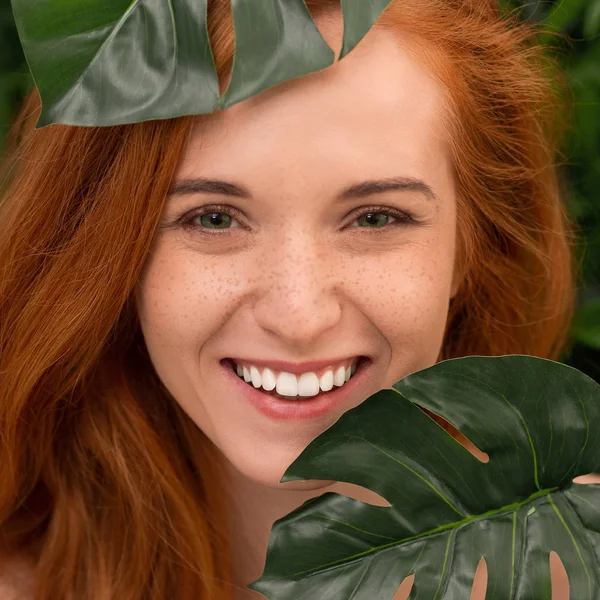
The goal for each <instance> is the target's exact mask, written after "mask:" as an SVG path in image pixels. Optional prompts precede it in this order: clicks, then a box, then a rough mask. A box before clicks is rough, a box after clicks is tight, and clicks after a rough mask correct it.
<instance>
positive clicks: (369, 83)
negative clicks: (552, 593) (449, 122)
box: [136, 16, 568, 600]
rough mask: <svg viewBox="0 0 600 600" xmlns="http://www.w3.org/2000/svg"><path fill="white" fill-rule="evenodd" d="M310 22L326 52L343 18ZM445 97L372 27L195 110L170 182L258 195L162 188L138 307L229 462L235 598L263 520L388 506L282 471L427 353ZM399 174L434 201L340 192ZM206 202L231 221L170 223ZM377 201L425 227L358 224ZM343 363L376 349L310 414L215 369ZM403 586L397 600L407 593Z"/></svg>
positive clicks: (186, 401)
mask: <svg viewBox="0 0 600 600" xmlns="http://www.w3.org/2000/svg"><path fill="white" fill-rule="evenodd" d="M317 25H318V26H319V29H320V30H321V32H322V34H323V36H324V37H325V39H326V41H327V42H328V43H329V45H330V46H331V47H332V49H333V50H334V51H335V53H336V56H337V55H338V54H339V50H340V48H341V38H342V22H341V19H340V18H339V17H338V16H334V17H331V16H329V17H327V18H320V19H318V21H317ZM444 94H445V91H444V90H443V89H442V88H441V87H440V85H439V84H438V83H437V82H436V81H435V80H434V79H433V78H432V77H431V75H430V74H429V73H428V72H426V71H425V70H424V69H423V68H422V67H421V66H419V65H418V64H417V63H416V62H414V61H413V60H412V59H411V58H410V56H409V54H408V53H407V52H406V50H404V49H403V48H400V47H399V46H398V45H397V43H396V42H395V40H394V39H392V38H391V37H389V34H387V33H385V32H381V31H377V30H375V29H372V30H370V31H369V33H368V34H367V36H366V37H365V38H364V39H363V40H362V41H361V43H360V44H359V46H358V47H357V48H356V49H355V50H354V51H353V52H351V53H350V54H349V55H348V56H347V57H345V58H344V60H342V61H340V62H336V63H335V64H334V65H333V66H332V67H330V68H328V69H326V70H324V71H321V72H319V73H314V74H311V75H308V76H305V77H302V78H299V79H297V80H292V81H289V82H286V83H284V84H281V85H279V86H276V87H275V88H272V89H270V90H267V91H265V92H263V93H261V94H259V95H258V96H255V97H253V98H250V99H248V100H246V101H244V102H242V103H239V104H237V105H235V106H233V107H230V108H228V109H226V110H225V111H223V112H220V113H217V114H214V115H201V116H199V117H198V118H197V124H196V127H195V130H194V132H193V135H192V137H191V139H190V143H189V145H188V147H187V149H186V152H185V154H184V156H182V159H181V163H180V165H179V168H178V171H177V173H176V176H175V181H181V180H184V179H189V178H196V177H207V178H211V179H221V180H225V181H229V182H233V183H237V184H241V185H243V186H245V187H247V188H248V189H249V190H250V192H251V193H252V196H253V198H252V199H244V198H231V197H225V196H223V195H209V194H206V193H204V194H200V193H196V194H194V195H185V196H180V195H174V196H171V197H170V198H169V199H168V202H167V206H166V208H165V211H164V215H163V220H162V224H161V229H160V231H159V233H158V234H157V237H156V240H155V243H154V246H153V248H152V252H151V255H150V257H149V259H148V263H147V265H146V268H145V270H144V273H143V277H142V278H141V280H140V284H139V287H138V290H137V291H136V301H137V307H138V313H139V318H140V323H141V327H142V331H143V334H144V337H145V341H146V344H147V347H148V350H149V353H150V356H151V359H152V362H153V364H154V367H155V369H156V371H157V373H158V375H159V377H160V378H161V380H162V381H163V383H164V385H165V386H166V388H167V389H168V390H169V392H170V393H171V394H172V396H173V397H174V398H175V400H176V401H177V402H178V403H179V404H180V405H181V407H182V408H183V409H184V410H185V411H186V413H187V414H188V415H189V416H190V418H191V419H192V420H193V421H194V422H195V423H196V424H197V425H198V427H200V428H201V429H202V430H203V431H204V432H205V433H206V435H207V436H208V437H209V438H210V440H212V442H213V443H214V444H215V445H216V446H217V447H218V448H219V449H220V451H221V452H222V453H223V454H224V455H225V457H226V458H227V459H228V462H227V464H228V472H227V473H226V474H224V475H225V476H226V480H227V481H228V483H229V489H230V493H231V499H230V501H231V502H232V504H233V506H234V510H232V512H231V536H232V543H233V549H234V556H233V560H234V569H235V581H236V582H237V585H238V586H239V587H238V588H237V596H236V598H239V599H240V600H241V599H246V598H247V599H250V598H264V596H262V595H261V594H257V593H255V592H252V591H250V590H245V589H244V587H245V585H247V584H248V583H250V582H252V581H254V580H255V579H258V578H259V577H260V575H261V574H262V570H263V567H264V558H265V555H266V550H267V542H268V538H269V533H270V530H271V526H272V525H273V522H274V521H275V520H276V519H279V518H280V517H282V516H284V515H285V514H287V513H288V512H290V511H291V510H293V509H294V508H296V507H298V506H299V505H301V504H302V503H303V502H304V501H306V500H308V499H309V498H313V497H315V496H319V495H321V494H322V493H324V492H327V491H336V492H339V493H344V494H346V495H349V496H352V497H354V498H357V499H360V500H363V501H365V502H370V503H371V504H376V505H379V506H389V503H388V502H387V501H386V500H384V499H383V498H381V497H380V496H378V495H377V494H375V493H373V492H371V491H369V490H366V489H364V488H360V487H358V486H354V485H351V484H342V483H336V482H329V481H314V480H313V481H307V482H290V483H286V484H280V483H279V480H280V478H281V476H282V474H283V473H284V471H285V470H286V469H287V467H288V466H289V465H290V464H291V463H292V462H293V461H294V460H295V459H296V458H297V457H298V455H299V454H300V453H301V452H302V450H303V449H304V448H305V447H306V446H307V445H308V443H309V442H310V441H312V440H313V439H314V438H315V437H317V436H318V435H319V434H320V433H322V432H323V431H324V430H325V429H327V428H328V427H330V426H331V425H332V424H333V423H334V422H335V421H337V420H338V418H339V417H340V416H341V414H342V413H343V412H345V411H347V410H349V409H351V408H353V407H355V406H357V405H358V404H360V403H361V402H362V401H363V400H365V399H366V398H368V397H369V396H370V395H372V394H373V393H375V392H376V391H378V390H379V389H381V388H384V387H391V386H392V384H393V383H395V382H396V381H398V380H399V379H401V378H402V377H404V376H405V375H407V374H409V373H411V372H414V371H417V370H420V369H423V368H426V367H428V366H431V365H433V364H435V363H436V362H437V359H438V356H439V353H440V349H441V346H442V340H443V334H444V331H445V327H446V322H447V315H448V308H449V302H450V300H451V298H452V297H453V296H454V295H455V294H456V291H457V289H458V286H459V283H460V282H459V281H457V278H456V273H455V264H456V259H457V256H456V195H455V183H454V177H453V167H452V164H451V160H450V154H449V150H448V145H447V142H446V140H445V139H444V137H443V128H442V126H441V118H442V115H443V112H444V110H445V108H444V97H445V96H444ZM397 176H408V177H415V178H418V179H422V180H423V181H425V182H426V183H427V184H429V185H430V186H431V187H432V188H433V189H434V191H435V192H436V194H437V196H438V197H439V201H433V200H430V199H427V198H425V197H424V196H423V195H421V194H419V193H417V192H414V191H393V192H386V193H384V194H380V195H376V196H372V197H369V198H362V199H356V200H351V201H346V202H345V203H340V202H339V201H337V200H336V196H337V195H338V194H339V193H340V191H341V190H342V189H344V188H346V187H347V186H349V185H351V184H355V183H359V182H361V181H364V180H368V179H375V178H388V177H397ZM215 203H219V204H225V205H227V206H230V207H233V208H236V209H238V210H239V211H240V213H241V215H240V216H237V215H236V214H234V213H226V214H230V215H231V217H232V220H231V221H227V222H226V223H227V224H226V225H224V226H222V227H224V229H221V230H217V229H216V226H214V225H213V228H212V229H211V221H210V219H209V218H208V217H206V218H204V219H201V215H200V214H197V216H196V218H195V219H194V224H195V227H196V229H184V228H182V227H181V226H178V225H176V224H175V222H176V221H177V220H178V219H179V218H181V217H182V216H184V215H186V214H189V213H190V211H192V210H193V209H200V208H201V207H203V206H208V205H209V204H215ZM378 205H383V206H386V207H390V208H395V209H398V210H400V211H410V212H411V213H412V214H413V215H414V218H415V219H417V220H419V221H420V223H419V224H418V225H410V226H402V225H400V226H398V227H394V226H388V227H387V228H386V229H387V231H384V229H383V228H382V225H369V224H368V223H366V224H365V219H360V222H359V221H357V219H359V217H361V216H362V215H364V214H365V213H367V212H373V211H369V210H368V209H369V208H371V207H373V206H378ZM212 212H216V211H215V210H209V211H207V213H208V214H210V213H212ZM221 212H222V211H221ZM222 218H224V219H225V220H226V219H227V218H228V217H227V216H225V217H222ZM380 218H382V217H380ZM383 220H384V222H386V221H385V217H383ZM389 221H393V219H389ZM207 223H208V224H207ZM361 223H362V224H361ZM369 227H370V229H369ZM376 227H380V229H379V230H377V231H376V229H375V228H376ZM201 231H205V232H206V234H205V235H203V234H202V233H201ZM211 232H212V233H214V234H215V235H210V234H211ZM349 355H367V356H370V357H371V359H372V360H373V366H372V375H371V377H370V379H369V380H368V381H366V382H365V383H364V385H363V386H362V387H360V388H359V389H357V390H355V393H352V394H349V395H348V397H347V399H346V402H345V403H344V405H343V406H342V407H340V408H339V409H338V410H337V411H335V412H334V413H331V414H329V415H327V416H325V417H324V418H320V419H318V420H315V421H312V422H311V421H304V422H298V421H289V422H276V421H272V420H270V419H269V418H268V417H265V416H263V415H262V414H260V413H258V411H256V410H255V409H254V408H253V407H252V406H251V405H250V404H249V403H248V402H247V401H246V400H245V399H244V398H243V397H240V395H239V394H237V393H236V392H235V391H234V390H235V388H234V387H233V386H232V385H231V383H229V381H228V379H227V377H226V376H225V374H224V373H223V370H222V368H221V366H220V364H219V361H220V360H221V359H222V358H224V357H229V356H242V357H257V358H264V359H269V358H271V359H273V358H278V359H281V360H288V361H291V362H302V361H307V360H313V359H322V358H328V357H340V356H349ZM410 583H411V582H410V581H407V582H406V583H405V584H403V585H402V586H401V588H400V589H399V590H398V592H397V594H396V596H395V597H394V600H402V599H405V598H407V597H408V593H409V589H410ZM484 585H485V581H484V580H482V578H481V577H480V576H479V577H478V580H477V582H476V592H475V591H474V594H475V595H474V596H473V598H472V600H480V599H481V600H482V599H483V597H484V594H483V589H484ZM477 590H478V591H477ZM567 598H568V596H567V595H561V596H560V597H559V600H566V599H567Z"/></svg>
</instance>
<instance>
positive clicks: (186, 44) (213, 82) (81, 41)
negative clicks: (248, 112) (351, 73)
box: [12, 0, 391, 127]
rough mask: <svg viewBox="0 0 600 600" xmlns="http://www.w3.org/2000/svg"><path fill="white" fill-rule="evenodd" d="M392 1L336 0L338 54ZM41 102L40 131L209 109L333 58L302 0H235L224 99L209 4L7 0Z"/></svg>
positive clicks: (193, 0) (189, 0) (201, 0)
mask: <svg viewBox="0 0 600 600" xmlns="http://www.w3.org/2000/svg"><path fill="white" fill-rule="evenodd" d="M390 1H391V0H369V2H364V1H363V0H342V11H343V17H344V38H343V47H342V51H341V53H340V58H342V57H343V56H345V55H346V54H347V53H348V52H350V51H351V50H352V49H353V48H354V47H355V46H356V45H357V44H358V42H359V41H360V40H361V39H362V38H363V37H364V35H365V34H366V33H367V32H368V31H369V29H370V28H371V27H372V25H373V24H374V23H375V21H376V20H377V19H378V18H379V16H380V15H381V13H382V12H383V11H384V9H385V8H386V7H387V6H388V4H389V3H390ZM12 6H13V12H14V16H15V21H16V24H17V29H18V32H19V38H20V40H21V44H22V46H23V50H24V52H25V56H26V58H27V62H28V65H29V69H30V70H31V73H32V75H33V79H34V81H35V83H36V86H37V88H38V91H39V93H40V96H41V99H42V113H41V115H40V118H39V121H38V123H37V126H38V127H43V126H45V125H50V124H52V123H63V124H68V125H88V126H91V125H95V126H101V125H120V124H124V123H135V122H139V121H146V120H150V119H167V118H172V117H178V116H181V115H187V114H204V113H211V112H213V110H214V109H215V108H218V109H224V108H226V107H228V106H231V105H232V104H235V103H237V102H240V101H242V100H245V99H246V98H249V97H250V96H253V95H255V94H257V93H259V92H261V91H262V90H265V89H267V88H270V87H273V86H275V85H277V84H279V83H282V82H284V81H286V80H289V79H293V78H295V77H299V76H302V75H307V74H309V73H312V72H314V71H319V70H321V69H324V68H325V67H328V66H330V65H331V64H333V62H334V55H333V51H332V50H331V48H330V47H329V46H328V45H327V44H326V43H325V41H324V39H323V38H322V36H321V34H320V33H319V30H318V29H317V26H316V25H315V22H314V21H313V19H312V17H311V14H310V13H309V11H308V9H307V8H306V4H305V3H304V0H231V8H232V14H233V22H234V28H235V38H236V52H235V56H234V64H233V72H232V79H231V82H230V85H229V87H228V89H227V90H226V92H225V94H224V95H223V97H219V83H218V78H217V72H216V68H215V63H214V59H213V53H212V50H211V47H210V41H209V38H208V29H207V19H206V16H207V15H206V13H207V2H206V0H133V1H132V0H76V1H74V0H44V1H43V2H39V0H12Z"/></svg>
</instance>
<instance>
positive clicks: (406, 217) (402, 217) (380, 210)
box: [178, 204, 420, 236]
mask: <svg viewBox="0 0 600 600" xmlns="http://www.w3.org/2000/svg"><path fill="white" fill-rule="evenodd" d="M215 213H217V214H228V215H229V216H232V217H239V216H240V212H239V211H238V210H237V209H235V208H233V207H231V206H226V205H223V204H210V205H207V206H203V207H202V208H201V209H199V210H197V211H196V212H194V213H192V214H191V215H187V216H185V215H184V216H183V217H182V218H181V219H179V221H178V224H179V225H180V226H181V227H183V228H184V229H191V230H194V233H198V234H199V235H209V236H210V235H226V234H225V233H224V232H229V231H231V229H232V228H229V229H220V230H219V229H213V230H211V229H206V228H204V227H201V226H200V225H196V224H194V223H193V221H194V220H195V219H197V218H198V217H203V216H204V215H207V214H209V215H210V214H215ZM367 214H383V215H386V216H389V217H393V218H394V219H396V221H395V222H393V223H388V224H387V225H384V226H383V227H355V228H353V229H366V230H374V231H388V230H389V229H390V228H393V227H409V226H411V225H418V224H419V223H420V221H418V220H417V219H415V218H414V216H413V215H412V213H410V212H408V211H401V210H398V209H393V208H389V207H387V206H372V207H369V208H368V209H365V210H364V212H362V213H359V214H358V215H357V216H356V219H355V221H356V220H357V219H359V218H360V217H363V216H365V215H367ZM353 222H354V221H353ZM234 229H235V228H234ZM221 232H223V233H221Z"/></svg>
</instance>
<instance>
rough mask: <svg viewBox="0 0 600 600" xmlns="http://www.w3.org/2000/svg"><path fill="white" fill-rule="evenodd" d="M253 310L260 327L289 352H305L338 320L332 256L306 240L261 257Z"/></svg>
mask: <svg viewBox="0 0 600 600" xmlns="http://www.w3.org/2000/svg"><path fill="white" fill-rule="evenodd" d="M260 267H261V273H260V277H259V281H260V290H261V292H260V295H259V298H258V301H257V302H256V304H255V306H254V313H255V318H256V320H257V323H258V324H259V326H261V327H263V328H264V329H265V330H268V331H270V332H271V333H273V334H275V335H276V336H277V337H278V338H280V339H281V341H282V342H284V343H285V344H286V345H287V346H288V347H294V348H302V349H303V350H305V349H307V348H309V347H310V346H311V344H312V343H313V342H314V343H315V346H317V345H318V340H319V338H320V337H322V336H323V334H325V333H326V332H327V331H329V330H330V329H334V328H335V327H336V326H337V325H338V324H339V321H340V319H341V317H342V308H341V304H340V302H341V300H340V298H339V291H340V290H339V287H340V286H339V277H338V269H337V268H336V265H335V261H334V260H333V259H332V257H331V252H330V251H329V250H328V249H327V248H325V247H323V245H322V244H319V243H317V242H315V241H311V240H310V239H306V238H301V239H299V238H298V237H296V238H295V241H294V240H291V239H288V240H287V241H285V242H283V243H282V244H280V245H279V246H278V248H277V249H276V250H275V251H271V252H270V253H269V255H268V256H266V257H265V259H264V261H263V263H262V265H260Z"/></svg>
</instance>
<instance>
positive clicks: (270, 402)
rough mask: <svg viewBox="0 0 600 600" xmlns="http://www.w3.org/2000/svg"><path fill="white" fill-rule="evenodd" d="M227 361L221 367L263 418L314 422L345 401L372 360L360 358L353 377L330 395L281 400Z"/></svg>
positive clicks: (366, 374) (359, 381)
mask: <svg viewBox="0 0 600 600" xmlns="http://www.w3.org/2000/svg"><path fill="white" fill-rule="evenodd" d="M232 364H233V363H232V362H231V361H230V360H223V361H221V366H222V367H223V368H224V369H225V371H226V372H227V373H228V375H229V377H230V378H231V379H232V380H233V381H232V383H233V384H234V385H235V386H236V388H237V390H238V392H239V393H240V394H241V395H242V396H244V397H245V398H246V399H247V400H248V401H249V402H250V404H252V405H253V406H254V407H255V408H257V409H258V410H259V411H260V412H261V413H262V414H263V415H266V416H267V417H269V418H271V419H275V420H278V421H287V420H302V419H316V418H318V417H322V416H324V415H327V414H329V413H330V412H331V411H333V410H334V409H335V408H337V407H338V406H339V405H341V404H343V403H344V401H347V399H348V397H349V396H350V394H352V392H353V391H354V390H355V389H356V388H357V387H358V386H360V385H361V384H362V383H363V381H365V379H366V378H367V377H368V376H369V373H370V366H371V360H370V359H366V360H365V359H362V360H361V362H360V364H359V365H357V368H356V372H355V373H354V375H353V376H352V377H351V378H350V379H349V381H347V382H346V383H344V385H342V386H340V387H334V389H332V390H331V391H330V392H322V393H320V394H317V395H316V396H312V397H306V398H303V399H302V400H280V399H279V398H276V397H275V396H271V395H269V394H267V393H266V392H264V391H262V389H261V388H255V387H254V386H253V385H252V384H251V383H246V382H245V380H244V379H243V378H242V377H239V376H238V375H237V373H235V372H234V370H233V368H232Z"/></svg>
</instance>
